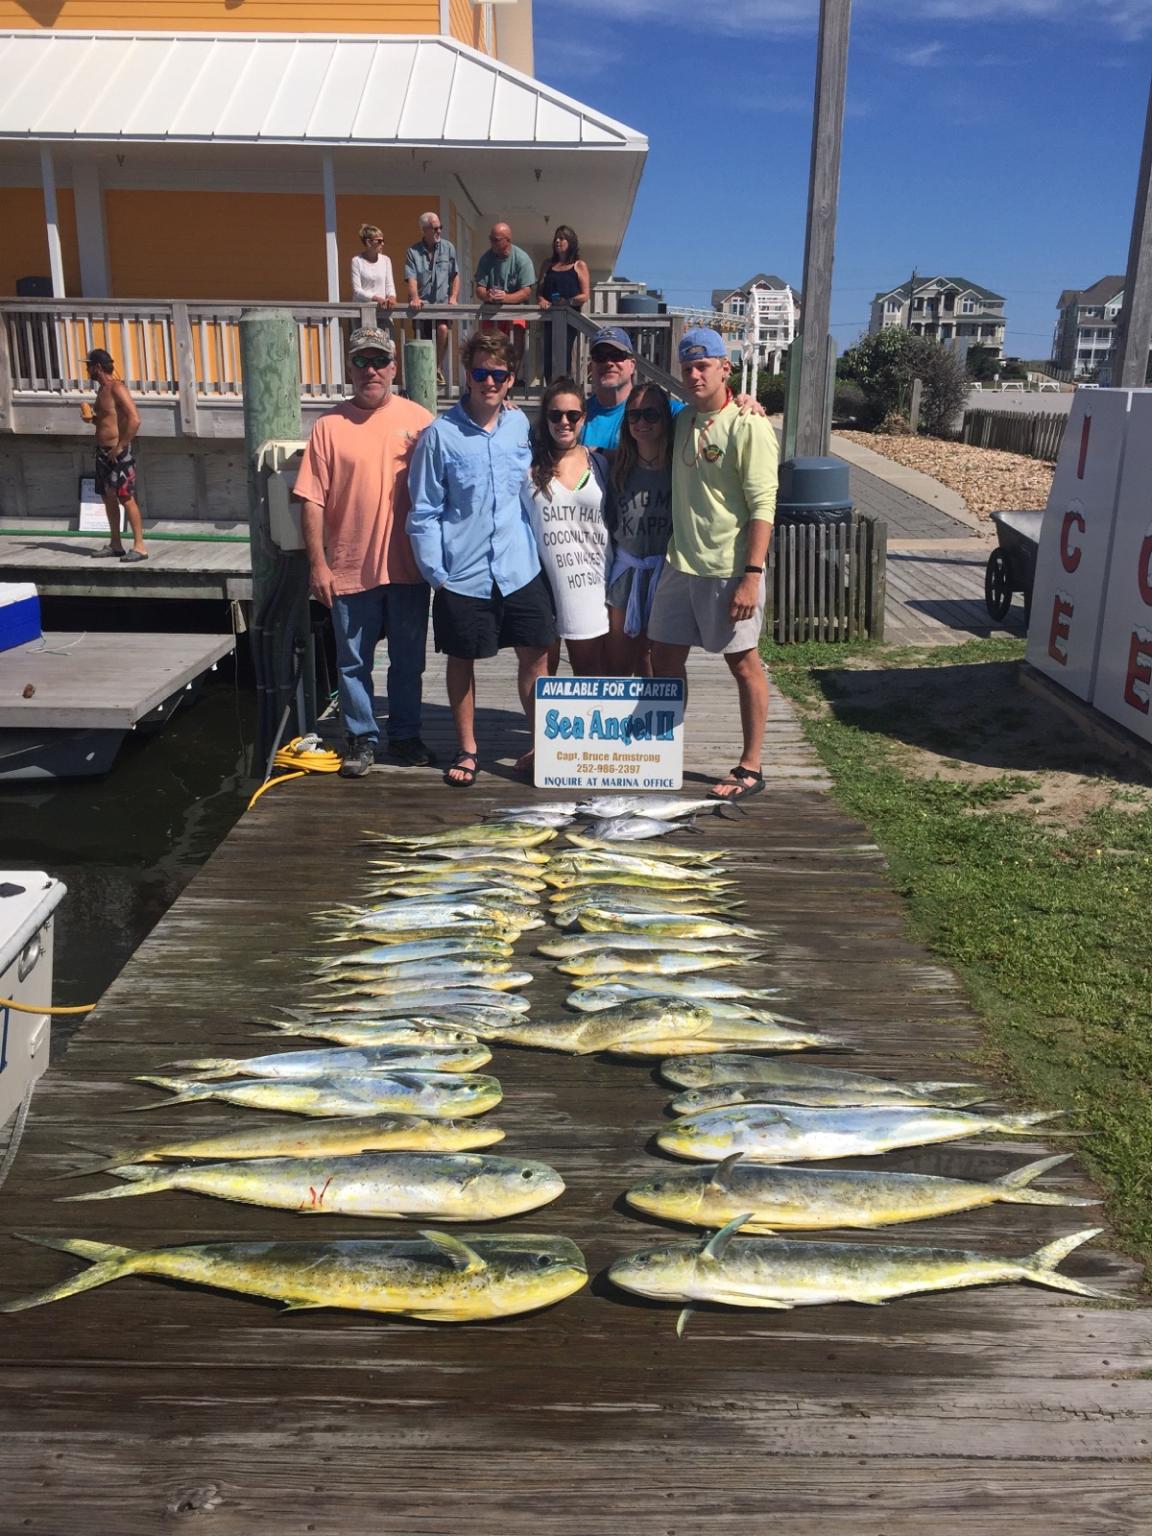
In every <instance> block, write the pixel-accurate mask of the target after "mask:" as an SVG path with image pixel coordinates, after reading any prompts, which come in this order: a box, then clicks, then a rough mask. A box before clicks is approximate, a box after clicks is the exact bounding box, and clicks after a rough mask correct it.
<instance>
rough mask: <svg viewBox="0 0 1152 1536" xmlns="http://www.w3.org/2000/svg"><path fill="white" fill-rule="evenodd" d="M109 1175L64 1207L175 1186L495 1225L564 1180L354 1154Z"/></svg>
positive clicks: (462, 1160)
mask: <svg viewBox="0 0 1152 1536" xmlns="http://www.w3.org/2000/svg"><path fill="white" fill-rule="evenodd" d="M108 1172H109V1173H111V1174H112V1175H113V1177H115V1178H117V1179H123V1180H125V1181H126V1182H125V1183H124V1184H121V1185H119V1186H117V1187H114V1188H112V1189H100V1190H92V1191H90V1192H89V1193H87V1194H83V1195H64V1196H62V1197H61V1201H62V1203H64V1202H68V1201H76V1202H78V1201H81V1200H118V1199H122V1198H123V1197H124V1196H126V1195H150V1194H155V1193H159V1192H160V1191H162V1190H166V1189H183V1190H188V1191H190V1192H192V1193H193V1194H198V1195H211V1196H212V1197H213V1198H215V1199H217V1200H234V1201H237V1202H238V1203H240V1204H242V1205H264V1206H270V1207H272V1208H273V1209H275V1210H282V1211H298V1212H302V1213H303V1214H305V1215H312V1214H320V1213H324V1212H327V1213H328V1214H330V1215H333V1216H375V1217H381V1218H386V1217H417V1218H420V1219H422V1220H426V1219H430V1218H431V1219H434V1220H436V1221H499V1220H500V1219H501V1218H503V1217H505V1216H519V1215H521V1214H522V1213H523V1212H524V1211H533V1210H535V1209H536V1208H537V1207H538V1206H541V1205H547V1204H548V1203H549V1201H552V1200H555V1199H557V1198H558V1197H559V1196H560V1195H562V1194H563V1193H564V1180H563V1179H562V1178H561V1177H560V1175H559V1174H558V1173H557V1172H556V1170H555V1168H550V1167H549V1166H548V1164H547V1163H534V1162H526V1161H524V1160H523V1159H521V1158H516V1157H500V1156H498V1155H494V1154H491V1153H478V1152H361V1153H360V1154H359V1155H357V1156H352V1157H346V1156H345V1157H339V1156H338V1157H273V1158H256V1159H254V1160H252V1161H250V1162H244V1161H230V1162H222V1163H186V1164H183V1165H182V1166H177V1167H172V1168H157V1167H155V1166H154V1165H153V1166H149V1165H148V1164H146V1163H126V1164H123V1165H121V1166H120V1167H118V1168H110V1169H109V1170H108Z"/></svg>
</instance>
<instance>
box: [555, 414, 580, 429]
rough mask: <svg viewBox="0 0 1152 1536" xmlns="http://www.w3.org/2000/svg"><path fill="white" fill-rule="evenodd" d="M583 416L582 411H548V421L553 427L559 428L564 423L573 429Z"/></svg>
mask: <svg viewBox="0 0 1152 1536" xmlns="http://www.w3.org/2000/svg"><path fill="white" fill-rule="evenodd" d="M583 414H584V412H583V411H549V412H548V420H549V421H550V422H551V423H552V425H553V426H554V427H555V426H559V424H560V423H561V422H562V421H566V422H567V423H568V425H569V426H570V427H574V426H575V425H576V423H577V422H578V421H579V420H580V418H581V417H582V416H583Z"/></svg>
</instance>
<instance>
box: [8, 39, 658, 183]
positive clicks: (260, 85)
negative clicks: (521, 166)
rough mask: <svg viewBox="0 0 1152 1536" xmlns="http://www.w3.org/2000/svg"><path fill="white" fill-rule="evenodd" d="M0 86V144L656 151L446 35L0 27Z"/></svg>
mask: <svg viewBox="0 0 1152 1536" xmlns="http://www.w3.org/2000/svg"><path fill="white" fill-rule="evenodd" d="M0 78H3V79H4V80H6V81H8V82H9V84H8V86H6V87H5V90H4V92H3V93H2V95H0V140H2V139H8V140H13V139H20V140H38V141H48V142H53V141H55V142H61V141H63V142H72V143H75V142H86V141H108V140H112V141H117V142H125V143H138V142H161V143H199V144H202V143H213V144H306V145H317V146H321V145H341V144H343V145H354V146H361V147H363V146H366V147H373V146H407V145H413V146H429V145H461V146H463V145H477V144H479V145H490V146H492V147H507V148H529V147H540V148H555V149H577V150H579V149H594V150H602V151H603V150H608V151H611V150H617V151H619V150H623V151H626V152H631V153H633V154H640V155H643V154H645V153H646V152H647V149H648V140H647V139H646V138H645V137H644V135H643V134H641V133H637V132H636V131H635V130H634V129H632V128H627V127H625V126H624V124H622V123H618V122H615V121H614V120H613V119H612V118H610V117H605V116H604V115H603V114H602V113H600V112H596V111H594V110H593V109H592V108H591V107H586V106H583V105H582V104H581V103H580V102H578V101H573V100H572V99H571V98H570V97H568V96H564V95H562V94H561V93H560V92H559V91H555V90H552V89H551V88H550V87H549V86H545V85H542V84H541V83H540V82H539V81H538V80H534V79H532V78H531V76H529V75H524V74H521V73H520V72H519V71H518V70H515V69H511V68H509V66H508V65H506V64H502V63H500V61H499V60H497V59H492V58H489V57H488V56H487V55H486V54H483V53H478V52H477V51H476V50H475V49H474V48H468V47H466V46H465V45H464V44H463V43H458V42H456V41H454V40H453V39H451V38H447V37H412V36H405V37H363V36H334V35H333V36H309V37H291V36H288V37H286V36H283V35H279V34H268V33H265V34H262V35H259V36H258V35H255V34H248V33H235V32H230V33H222V34H215V33H204V32H195V33H174V32H48V31H45V32H32V31H12V32H0Z"/></svg>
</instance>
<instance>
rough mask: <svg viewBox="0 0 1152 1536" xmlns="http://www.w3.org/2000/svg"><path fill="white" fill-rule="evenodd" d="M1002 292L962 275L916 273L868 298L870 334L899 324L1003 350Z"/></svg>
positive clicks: (965, 344) (946, 340)
mask: <svg viewBox="0 0 1152 1536" xmlns="http://www.w3.org/2000/svg"><path fill="white" fill-rule="evenodd" d="M1005 324H1006V322H1005V319H1004V295H1003V294H1002V293H993V292H992V290H991V289H990V288H983V287H981V286H980V284H979V283H973V282H970V281H969V280H968V278H966V277H939V276H937V277H915V278H912V279H910V280H909V281H908V282H905V283H899V284H897V286H896V287H895V288H889V289H887V290H886V291H884V292H881V293H878V294H877V295H876V297H875V298H874V299H873V300H872V312H871V315H870V317H869V320H868V334H869V335H870V336H873V335H875V334H876V333H877V332H878V331H882V330H884V329H885V328H886V327H887V326H890V325H895V326H899V327H900V328H901V329H902V330H907V331H911V332H912V334H913V335H914V336H930V337H931V338H932V340H933V341H938V342H941V343H942V344H943V345H944V346H947V347H955V348H956V349H957V350H958V351H961V352H967V350H968V348H969V347H990V348H991V349H992V350H993V351H994V352H995V353H996V355H997V356H998V357H1002V356H1003V355H1004V329H1005Z"/></svg>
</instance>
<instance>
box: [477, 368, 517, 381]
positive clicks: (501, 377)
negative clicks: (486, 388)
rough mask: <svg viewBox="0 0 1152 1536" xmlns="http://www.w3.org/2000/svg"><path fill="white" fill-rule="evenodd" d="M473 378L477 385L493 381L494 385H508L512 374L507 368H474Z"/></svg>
mask: <svg viewBox="0 0 1152 1536" xmlns="http://www.w3.org/2000/svg"><path fill="white" fill-rule="evenodd" d="M472 377H473V379H474V380H475V381H476V383H477V384H483V383H485V381H486V380H488V379H491V380H492V382H493V384H507V382H508V380H509V379H510V378H511V377H512V374H511V372H510V370H509V369H507V368H473V370H472Z"/></svg>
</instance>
